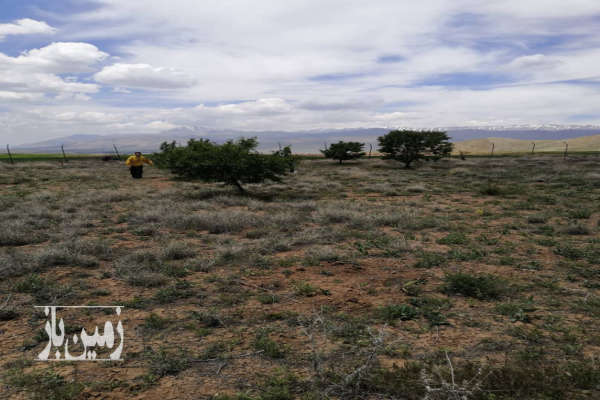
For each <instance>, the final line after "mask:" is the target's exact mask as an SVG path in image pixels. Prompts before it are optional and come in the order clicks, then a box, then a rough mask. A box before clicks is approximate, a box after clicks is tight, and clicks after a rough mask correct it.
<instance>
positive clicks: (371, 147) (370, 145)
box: [369, 143, 373, 158]
mask: <svg viewBox="0 0 600 400" xmlns="http://www.w3.org/2000/svg"><path fill="white" fill-rule="evenodd" d="M371 150H373V145H372V144H371V143H369V158H371Z"/></svg>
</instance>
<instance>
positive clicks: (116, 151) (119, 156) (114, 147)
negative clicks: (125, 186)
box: [113, 143, 121, 161]
mask: <svg viewBox="0 0 600 400" xmlns="http://www.w3.org/2000/svg"><path fill="white" fill-rule="evenodd" d="M113 149H115V153H117V159H118V160H119V161H121V155H120V154H119V150H118V149H117V146H116V145H115V144H114V143H113Z"/></svg>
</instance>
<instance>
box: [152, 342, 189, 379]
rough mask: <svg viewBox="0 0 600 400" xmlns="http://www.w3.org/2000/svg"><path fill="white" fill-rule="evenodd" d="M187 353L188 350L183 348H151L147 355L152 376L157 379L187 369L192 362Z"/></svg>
mask: <svg viewBox="0 0 600 400" xmlns="http://www.w3.org/2000/svg"><path fill="white" fill-rule="evenodd" d="M187 354H188V352H186V351H185V350H183V349H179V350H178V351H176V352H170V351H167V350H166V349H165V348H160V349H158V351H154V350H152V349H150V350H149V351H147V352H146V357H147V359H148V363H149V370H150V374H151V377H152V378H154V379H155V380H156V379H160V378H162V377H163V376H167V375H177V374H178V373H180V372H181V371H184V370H186V369H187V368H189V366H190V364H191V363H190V359H189V356H188V355H187Z"/></svg>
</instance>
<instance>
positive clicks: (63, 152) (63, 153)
mask: <svg viewBox="0 0 600 400" xmlns="http://www.w3.org/2000/svg"><path fill="white" fill-rule="evenodd" d="M60 151H62V155H63V158H64V159H65V162H69V160H67V155H66V154H65V148H64V146H63V145H62V144H61V145H60Z"/></svg>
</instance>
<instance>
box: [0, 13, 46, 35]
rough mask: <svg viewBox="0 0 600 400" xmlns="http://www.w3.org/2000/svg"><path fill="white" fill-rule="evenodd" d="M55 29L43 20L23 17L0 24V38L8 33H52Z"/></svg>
mask: <svg viewBox="0 0 600 400" xmlns="http://www.w3.org/2000/svg"><path fill="white" fill-rule="evenodd" d="M55 32H56V29H55V28H53V27H51V26H50V25H48V24H47V23H45V22H44V21H36V20H34V19H31V18H23V19H19V20H16V21H14V22H12V23H9V24H0V40H2V39H4V38H5V37H6V36H8V35H33V34H53V33H55Z"/></svg>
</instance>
